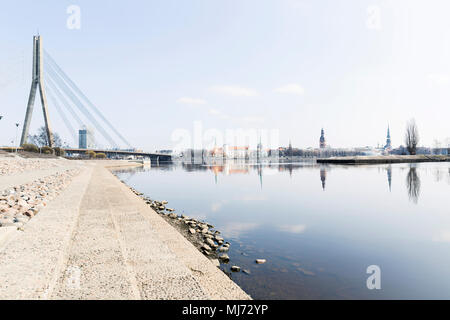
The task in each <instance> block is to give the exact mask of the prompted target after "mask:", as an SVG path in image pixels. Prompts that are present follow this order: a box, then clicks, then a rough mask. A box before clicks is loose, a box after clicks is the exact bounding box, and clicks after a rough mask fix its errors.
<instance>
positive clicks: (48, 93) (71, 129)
mask: <svg viewBox="0 0 450 320" xmlns="http://www.w3.org/2000/svg"><path fill="white" fill-rule="evenodd" d="M47 95H48V96H49V97H50V100H51V101H52V103H53V105H54V106H55V108H56V110H57V111H58V114H59V116H60V117H61V119H62V120H63V122H64V124H65V125H66V128H67V130H68V131H69V132H70V134H71V135H72V137H73V139H74V142H75V144H76V143H77V135H76V131H75V130H74V128H73V127H72V125H71V124H70V122H69V120H68V119H67V117H66V114H65V113H64V111H63V109H62V108H61V106H60V105H59V103H58V101H57V100H56V98H55V96H54V95H53V93H52V90H47Z"/></svg>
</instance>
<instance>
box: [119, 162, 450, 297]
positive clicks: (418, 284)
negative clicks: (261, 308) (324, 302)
mask: <svg viewBox="0 0 450 320" xmlns="http://www.w3.org/2000/svg"><path fill="white" fill-rule="evenodd" d="M119 176H120V178H121V179H123V180H124V181H125V182H126V183H127V184H129V185H130V186H132V187H135V188H136V189H138V190H140V191H141V192H143V193H145V194H146V195H147V196H149V197H150V198H152V199H157V200H168V201H169V207H172V208H175V209H176V210H177V212H178V213H179V214H181V213H184V214H187V215H189V216H191V217H195V218H200V219H204V220H205V221H207V222H209V223H211V224H213V225H214V226H215V227H216V229H218V230H220V231H221V232H222V235H223V236H224V238H225V240H226V241H229V242H230V243H231V250H230V252H229V256H230V259H231V262H230V264H229V265H223V266H222V268H223V269H225V270H229V268H230V266H231V265H238V266H240V267H241V268H242V269H248V270H250V274H249V275H247V274H244V273H242V272H240V273H233V274H232V275H231V277H232V278H233V280H234V281H236V282H237V283H238V284H239V285H240V286H241V287H242V288H243V289H244V290H245V291H247V292H248V293H249V294H250V295H251V296H252V297H253V298H256V299H264V298H269V299H352V298H361V299H393V298H403V299H407V298H424V299H430V298H437V299H440V298H446V299H450V210H449V203H450V201H449V198H450V164H449V163H426V164H395V165H375V166H324V165H316V164H313V163H297V164H262V165H257V164H244V163H242V164H238V163H227V164H225V165H217V166H213V165H191V164H189V165H188V164H172V165H164V166H159V167H152V168H146V169H134V170H131V171H122V172H121V173H120V174H119ZM257 258H264V259H267V263H266V264H263V265H257V264H255V262H254V261H255V259H257ZM370 265H378V266H379V267H380V269H381V290H369V289H367V286H366V280H367V278H368V277H369V276H370V275H369V274H367V273H366V271H367V267H368V266H370Z"/></svg>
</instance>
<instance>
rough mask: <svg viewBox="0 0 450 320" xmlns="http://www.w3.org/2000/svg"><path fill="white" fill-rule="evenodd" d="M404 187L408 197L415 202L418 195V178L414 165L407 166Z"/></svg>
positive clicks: (417, 199)
mask: <svg viewBox="0 0 450 320" xmlns="http://www.w3.org/2000/svg"><path fill="white" fill-rule="evenodd" d="M406 188H407V189H408V196H409V199H410V200H411V201H412V202H414V203H416V204H417V203H418V201H419V196H420V178H419V175H418V173H417V168H416V166H411V167H410V168H409V172H408V175H407V176H406Z"/></svg>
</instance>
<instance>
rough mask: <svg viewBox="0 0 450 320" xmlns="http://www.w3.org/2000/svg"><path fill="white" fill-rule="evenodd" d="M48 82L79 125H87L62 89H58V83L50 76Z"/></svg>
mask: <svg viewBox="0 0 450 320" xmlns="http://www.w3.org/2000/svg"><path fill="white" fill-rule="evenodd" d="M45 80H46V83H47V84H48V87H49V88H50V89H51V90H52V91H53V92H54V93H55V94H56V96H57V97H58V99H59V101H61V102H62V104H63V105H64V106H65V107H66V109H67V110H69V112H70V114H71V115H72V117H74V118H75V120H76V121H77V122H78V125H79V126H80V128H81V127H83V126H85V124H84V122H83V121H82V120H81V118H80V117H79V116H78V114H77V113H76V112H75V111H74V110H73V108H72V106H71V105H70V103H69V102H68V101H67V99H66V98H65V97H64V95H63V94H62V93H61V91H60V90H59V89H58V87H57V86H56V84H55V83H54V82H53V80H52V79H51V78H50V77H47V78H46V79H45Z"/></svg>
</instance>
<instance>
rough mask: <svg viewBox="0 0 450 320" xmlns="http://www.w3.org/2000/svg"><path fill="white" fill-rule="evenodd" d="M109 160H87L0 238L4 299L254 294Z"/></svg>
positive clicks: (1, 294) (1, 293) (0, 296)
mask: <svg viewBox="0 0 450 320" xmlns="http://www.w3.org/2000/svg"><path fill="white" fill-rule="evenodd" d="M110 163H111V162H106V161H105V162H98V163H95V162H87V164H86V165H85V166H84V169H83V170H82V171H81V173H80V174H79V175H78V176H76V177H75V178H73V181H72V182H71V184H70V185H69V186H68V187H67V188H66V189H65V190H64V191H63V192H62V193H61V194H60V195H59V196H58V197H57V198H56V199H54V200H53V201H51V202H50V203H49V204H48V206H47V207H46V208H44V209H43V210H42V211H40V212H39V214H38V215H36V216H35V217H33V218H32V219H31V220H30V221H29V222H28V223H27V224H25V226H24V227H23V231H20V230H12V231H11V232H9V234H8V236H7V237H6V239H4V240H3V242H0V299H249V298H250V297H249V296H248V295H247V294H246V293H245V292H243V291H242V290H241V289H240V288H239V287H238V286H237V285H236V284H235V283H234V282H232V281H231V280H230V279H229V278H228V277H227V276H226V275H225V274H224V273H223V272H222V271H220V270H219V269H218V268H217V267H215V266H214V265H213V264H212V263H211V262H210V261H209V260H208V259H207V258H206V257H205V256H203V255H202V254H201V253H200V252H199V251H198V250H197V249H196V248H195V247H194V246H193V245H192V244H191V243H190V242H189V241H187V240H186V239H185V238H184V237H183V236H182V235H181V234H179V233H178V231H176V230H175V229H174V228H173V227H172V226H170V225H169V224H168V223H167V222H166V221H164V220H163V219H162V218H161V217H160V216H159V215H157V214H156V213H155V212H154V211H153V210H152V209H151V208H150V207H149V206H148V205H146V204H145V203H144V202H143V201H142V200H141V199H140V198H139V197H138V196H136V195H135V194H134V193H133V192H132V191H131V190H129V189H128V188H127V187H126V186H125V185H124V184H122V183H121V182H120V181H119V180H117V178H115V177H114V176H113V175H112V174H111V173H110V172H109V170H108V169H106V168H105V167H104V166H105V164H108V165H110ZM1 179H3V178H2V177H0V180H1ZM0 229H1V228H0Z"/></svg>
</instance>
